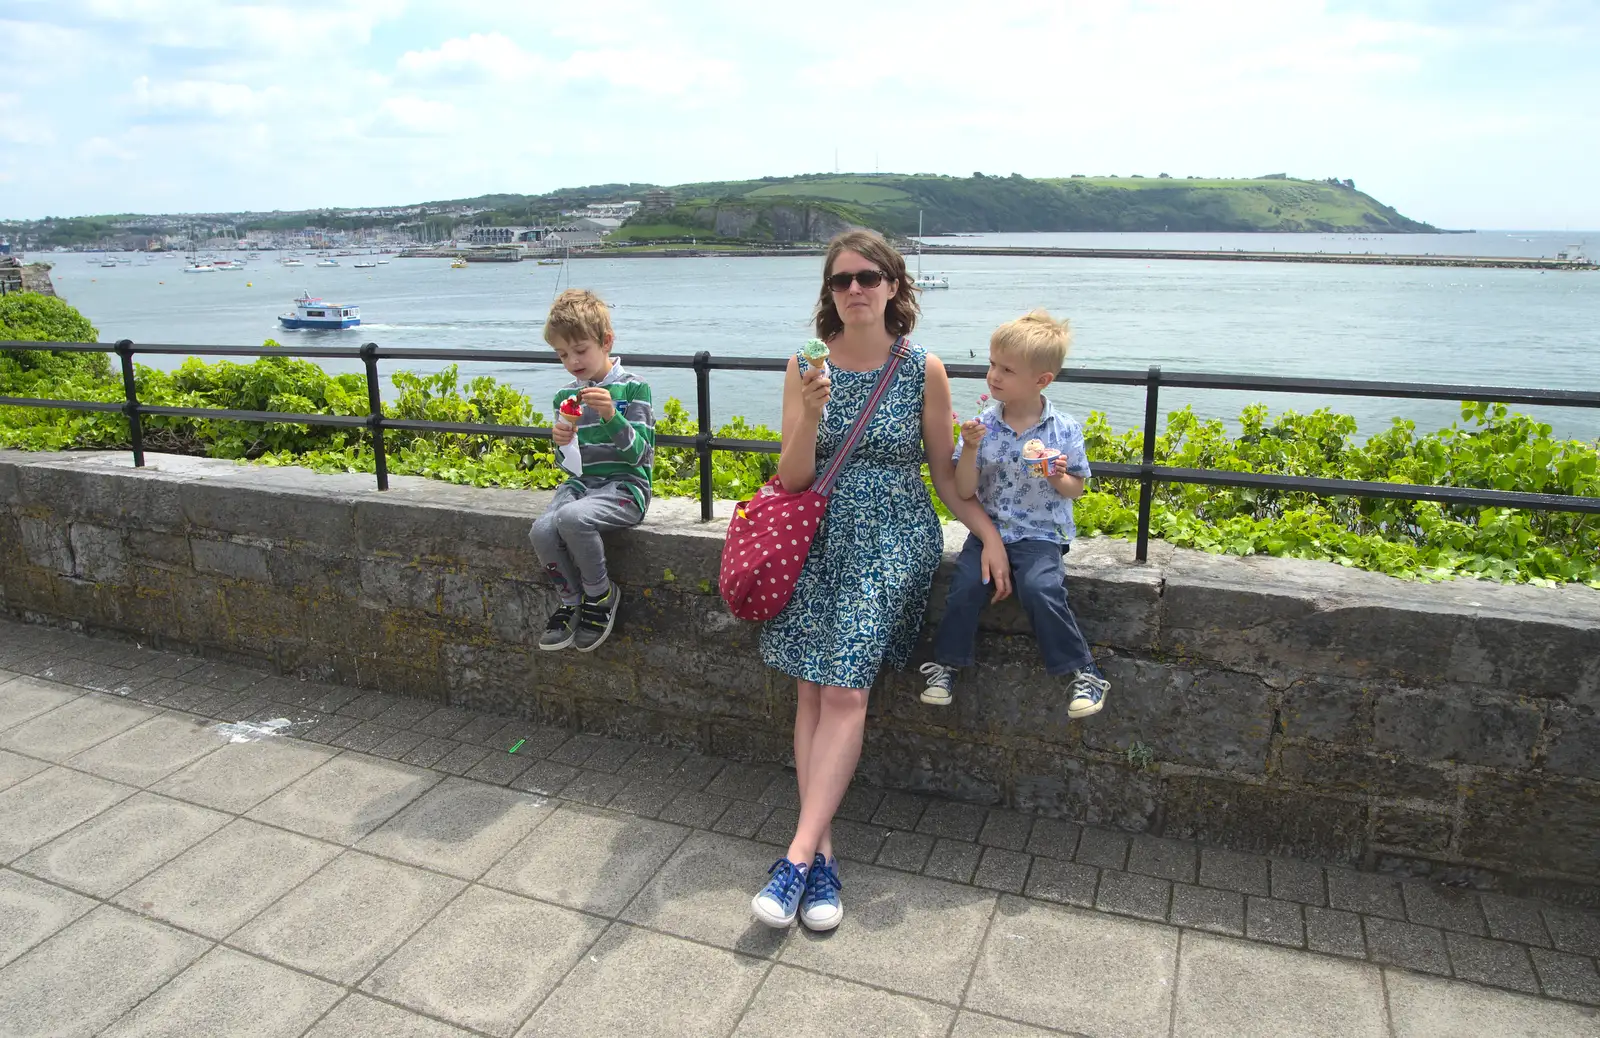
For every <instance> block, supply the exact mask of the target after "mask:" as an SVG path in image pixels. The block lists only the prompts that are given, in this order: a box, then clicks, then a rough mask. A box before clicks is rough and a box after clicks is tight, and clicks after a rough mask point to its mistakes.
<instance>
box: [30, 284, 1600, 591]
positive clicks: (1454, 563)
mask: <svg viewBox="0 0 1600 1038" xmlns="http://www.w3.org/2000/svg"><path fill="white" fill-rule="evenodd" d="M42 298H43V297H34V299H32V300H30V299H29V298H28V296H27V295H26V294H24V295H19V296H10V297H6V298H5V299H3V300H0V336H4V337H7V338H14V339H19V340H23V341H51V338H52V337H53V338H54V341H66V340H92V339H93V338H95V336H96V332H95V330H94V328H93V327H92V326H90V325H89V324H88V322H87V321H83V319H82V318H81V316H78V315H77V312H76V311H75V310H72V309H71V307H68V306H67V305H66V304H65V303H61V302H60V301H59V300H47V301H45V302H43V303H41V302H39V301H38V300H40V299H42ZM16 300H22V302H21V303H20V304H19V303H16V302H14V301H16ZM271 344H272V343H271V341H270V340H269V345H271ZM96 361H98V362H99V363H98V364H97V363H94V362H96ZM392 378H393V383H394V386H395V388H396V389H397V390H398V391H399V395H398V397H397V398H396V399H395V400H394V401H392V402H390V403H388V404H386V405H385V406H384V413H385V415H386V416H387V417H390V418H395V419H411V420H427V421H440V422H459V423H475V424H490V425H523V426H543V425H545V424H547V419H546V417H545V415H544V414H543V413H541V412H540V411H539V410H537V409H536V408H535V407H534V406H533V404H532V402H531V401H530V400H529V399H528V398H527V397H526V396H525V395H524V394H522V393H520V392H518V391H517V390H515V389H512V388H511V387H509V386H506V385H504V384H502V383H499V382H496V381H495V380H494V379H492V378H475V379H472V380H470V381H469V382H467V383H466V384H465V386H463V385H462V384H461V382H460V378H459V375H458V372H457V370H456V368H455V367H453V366H452V367H448V368H446V369H444V370H443V371H440V372H436V373H433V374H428V375H422V374H414V373H411V372H398V373H396V374H395V375H393V376H392ZM136 383H137V388H138V392H139V398H140V401H141V402H142V403H145V404H148V405H168V406H179V407H207V408H228V409H237V410H256V411H279V412H291V413H297V414H335V415H353V416H365V415H366V414H367V397H366V385H365V380H364V379H363V377H362V376H360V375H330V374H328V373H327V372H326V371H324V370H323V369H322V368H320V367H318V366H316V365H315V364H312V363H310V362H308V361H303V360H296V359H294V358H290V357H263V358H260V359H258V360H256V361H254V362H253V363H250V364H234V363H230V362H228V361H219V362H216V363H210V364H208V363H206V362H204V361H201V360H196V359H190V360H188V361H186V362H185V363H184V364H183V365H182V366H181V367H179V368H178V369H177V370H176V371H170V372H168V371H157V370H154V369H151V368H146V367H143V366H139V367H138V368H137V377H136ZM0 393H3V394H5V395H14V396H37V397H48V398H55V399H79V400H106V401H120V400H121V399H122V392H121V383H120V379H119V378H117V377H115V376H114V375H113V374H112V371H111V368H110V366H109V365H108V364H106V363H105V358H104V356H99V355H94V354H72V353H50V352H46V351H37V352H35V351H26V352H20V353H17V352H10V353H7V354H4V355H0ZM1462 423H1463V424H1460V425H1452V426H1451V427H1449V428H1447V429H1441V430H1438V431H1435V432H1431V433H1427V434H1424V435H1418V434H1417V430H1416V425H1415V423H1413V422H1410V421H1405V420H1401V419H1395V420H1394V422H1393V424H1392V425H1391V426H1390V427H1389V428H1388V429H1387V430H1385V431H1384V432H1382V433H1379V434H1377V435H1375V436H1372V437H1370V438H1368V439H1367V440H1366V441H1365V442H1364V443H1362V442H1357V441H1356V439H1355V428H1356V426H1355V420H1354V419H1353V418H1351V417H1350V416H1349V415H1343V414H1338V413H1336V412H1333V411H1329V410H1317V411H1313V412H1312V413H1310V414H1304V415H1303V414H1298V413H1295V412H1292V411H1290V412H1285V413H1283V414H1280V415H1277V416H1276V417H1274V416H1272V415H1271V414H1270V413H1269V412H1268V410H1267V408H1266V407H1265V406H1264V405H1259V404H1258V405H1253V406H1251V407H1247V408H1245V410H1244V412H1243V413H1242V414H1241V415H1240V418H1239V433H1238V434H1237V435H1232V434H1230V433H1229V432H1228V429H1227V427H1226V425H1225V424H1224V423H1223V422H1222V421H1220V420H1217V419H1202V418H1200V417H1197V416H1196V415H1195V414H1194V413H1193V412H1192V411H1191V410H1190V409H1188V408H1185V409H1183V410H1181V411H1174V412H1172V413H1170V414H1169V415H1168V416H1167V424H1166V430H1165V432H1163V433H1162V434H1161V435H1160V436H1159V437H1158V438H1157V440H1156V445H1155V457H1156V461H1157V463H1158V464H1162V465H1169V466H1175V467H1181V468H1200V469H1223V470H1228V471H1234V472H1275V473H1282V474H1285V475H1295V476H1306V477H1326V478H1338V479H1354V480H1365V481H1371V482H1391V483H1414V484H1434V485H1439V486H1456V487H1486V488H1493V489H1498V490H1518V491H1529V492H1534V493H1544V494H1561V495H1574V496H1585V497H1594V496H1600V443H1593V442H1590V443H1585V442H1582V441H1577V440H1555V439H1552V438H1551V429H1550V426H1548V425H1545V424H1543V423H1540V422H1537V421H1535V420H1533V419H1532V418H1529V417H1528V416H1526V415H1521V414H1515V413H1513V412H1511V411H1509V410H1508V409H1507V408H1506V406H1505V405H1503V404H1483V403H1467V404H1463V405H1462ZM656 431H657V433H658V434H659V435H663V436H665V435H680V436H692V435H694V433H695V432H696V426H695V420H694V418H693V417H692V416H691V415H690V414H689V413H688V411H687V409H686V408H685V407H684V406H683V404H682V403H680V402H679V401H677V400H675V399H669V400H667V401H666V402H665V403H664V404H663V405H662V406H661V409H660V413H659V414H658V416H657V422H656ZM716 434H717V435H718V436H720V437H726V438H730V439H746V440H777V439H778V434H777V433H775V432H773V431H772V430H771V429H767V428H765V427H764V426H752V425H750V424H748V423H747V422H746V421H745V420H744V419H743V418H735V419H733V421H731V422H729V423H728V424H726V425H724V426H722V428H720V429H718V430H716ZM1084 438H1085V443H1086V445H1087V447H1088V450H1089V457H1090V458H1091V460H1092V461H1093V462H1130V463H1137V462H1138V461H1139V459H1140V457H1141V454H1142V451H1143V446H1144V444H1143V433H1142V432H1141V431H1128V432H1118V431H1116V430H1115V429H1113V428H1112V427H1111V426H1110V424H1109V423H1108V422H1107V421H1106V418H1105V416H1104V415H1103V414H1101V413H1099V412H1095V413H1092V414H1090V415H1089V418H1088V420H1087V421H1086V423H1085V426H1084ZM145 441H146V445H147V446H148V447H149V449H151V450H160V451H169V452H174V453H183V454H196V455H208V456H211V457H221V458H235V459H240V460H252V461H257V462H261V463H264V464H270V465H301V466H305V467H308V468H312V469H315V470H317V471H321V472H371V471H373V467H374V463H373V454H372V446H371V442H370V436H369V433H368V431H367V430H366V429H365V428H334V427H329V426H315V425H295V424H284V425H260V424H256V423H248V422H235V421H215V420H211V419H202V418H180V417H166V416H149V417H147V419H146V421H145ZM384 445H385V450H386V453H387V457H388V464H389V471H391V472H393V473H395V474H397V475H416V476H427V477H430V478H433V479H440V480H445V481H447V482H451V483H461V484H470V485H473V486H498V487H521V488H527V489H543V488H549V487H554V486H557V485H559V484H560V483H561V481H562V480H563V479H565V478H566V477H565V474H564V473H562V472H561V471H560V469H558V468H557V467H556V466H555V464H554V459H553V456H552V449H551V445H550V442H549V441H548V440H532V439H529V440H524V439H509V438H505V437H498V436H483V435H465V434H459V433H444V432H426V433H419V432H411V431H401V430H392V429H391V430H388V431H386V432H385V435H384ZM0 446H6V447H21V448H25V449H29V450H64V449H74V448H100V449H106V448H126V447H127V446H128V431H127V424H126V422H125V421H124V419H123V417H122V416H121V415H119V414H96V413H85V412H76V411H56V410H40V409H30V408H16V407H6V408H0ZM776 471H777V456H776V455H773V454H738V453H732V452H727V451H715V452H713V454H712V485H713V489H714V491H715V493H716V496H717V497H718V498H721V499H725V500H738V499H742V498H745V497H748V496H749V495H750V494H751V493H753V492H754V491H755V490H756V488H758V487H760V486H761V485H762V484H763V483H765V482H766V481H767V480H768V479H769V478H771V476H772V475H773V473H774V472H776ZM924 478H925V479H926V478H927V473H926V470H924ZM654 480H655V487H656V492H657V493H658V494H660V495H662V496H667V497H693V496H696V495H698V493H699V489H700V480H699V469H698V465H697V461H696V455H695V451H694V450H693V448H688V447H669V446H659V447H658V448H657V450H656V461H655V471H654ZM1091 486H1092V488H1093V489H1092V490H1091V491H1090V492H1089V493H1087V494H1085V495H1084V496H1083V497H1082V498H1081V499H1080V500H1079V501H1078V503H1077V508H1076V514H1077V523H1078V529H1079V532H1080V533H1081V534H1084V535H1089V534H1105V535H1109V536H1114V537H1124V538H1132V537H1133V536H1134V535H1135V531H1136V529H1137V523H1138V499H1139V498H1138V495H1139V487H1138V483H1137V482H1136V481H1134V480H1118V479H1097V480H1095V481H1094V482H1093V483H1092V484H1091ZM936 503H937V502H936ZM939 512H940V514H941V515H942V516H944V517H945V518H949V513H948V511H947V510H945V509H944V508H943V507H942V506H939ZM1151 532H1152V534H1153V535H1154V536H1156V537H1159V538H1162V539H1164V540H1166V541H1168V542H1170V543H1172V544H1176V545H1180V546H1183V547H1189V548H1198V549H1200V550H1203V551H1209V552H1216V553H1225V554H1230V555H1254V554H1262V555H1278V556H1288V557H1292V558H1302V559H1319V560H1326V561H1330V562H1337V563H1340V564H1341V565H1346V566H1353V567H1357V568H1360V569H1368V570H1376V571H1379V572H1382V573H1388V574H1391V575H1393V576H1396V577H1402V578H1406V579H1414V580H1416V579H1420V580H1439V579H1448V578H1452V577H1457V576H1474V577H1484V578H1488V579H1492V580H1499V581H1525V582H1529V583H1536V584H1555V583H1565V582H1581V583H1585V584H1588V585H1590V586H1592V587H1600V517H1597V516H1593V515H1579V514H1576V513H1562V512H1524V511H1517V510H1513V509H1506V508H1475V507H1464V506H1455V505H1443V504H1438V503H1434V502H1426V501H1391V500H1379V499H1365V498H1351V497H1318V496H1314V495H1311V494H1304V493H1288V492H1283V491H1274V490H1259V489H1253V488H1238V487H1209V486H1198V485H1186V484H1166V485H1162V484H1158V485H1157V488H1156V491H1155V497H1154V501H1153V503H1152V510H1151Z"/></svg>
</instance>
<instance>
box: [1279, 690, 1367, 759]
mask: <svg viewBox="0 0 1600 1038" xmlns="http://www.w3.org/2000/svg"><path fill="white" fill-rule="evenodd" d="M1380 694H1382V693H1381V690H1380V689H1379V688H1378V687H1376V686H1373V685H1370V684H1363V683H1360V682H1351V681H1338V680H1326V679H1322V678H1314V677H1313V678H1306V679H1304V680H1301V681H1296V682H1295V683H1294V684H1293V685H1290V686H1289V687H1288V688H1287V689H1285V690H1284V693H1283V707H1282V709H1281V711H1280V714H1279V717H1280V726H1281V730H1282V732H1283V734H1284V735H1286V736H1288V737H1289V738H1291V739H1310V740H1315V741H1317V742H1332V743H1342V744H1346V745H1356V744H1359V743H1362V742H1364V741H1365V740H1366V739H1367V738H1368V737H1369V736H1370V735H1371V732H1372V704H1373V702H1374V701H1375V700H1376V699H1377V697H1378V696H1379V695H1380Z"/></svg>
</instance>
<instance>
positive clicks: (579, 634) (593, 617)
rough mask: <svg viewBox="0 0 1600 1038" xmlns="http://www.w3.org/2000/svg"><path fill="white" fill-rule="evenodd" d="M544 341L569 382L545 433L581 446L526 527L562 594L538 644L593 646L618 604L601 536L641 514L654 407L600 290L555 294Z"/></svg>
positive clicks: (607, 630) (559, 442) (561, 443)
mask: <svg viewBox="0 0 1600 1038" xmlns="http://www.w3.org/2000/svg"><path fill="white" fill-rule="evenodd" d="M544 338H545V341H546V342H548V343H549V344H550V345H551V346H552V347H554V348H555V351H556V355H557V356H558V357H560V358H561V364H562V366H563V367H565V368H566V369H567V373H568V374H570V375H571V376H572V379H573V380H572V382H571V383H569V384H568V385H566V386H563V387H562V388H561V389H560V390H558V391H557V392H556V395H555V401H554V403H555V407H556V412H557V416H556V423H555V427H554V430H553V432H552V434H551V439H552V440H554V441H555V444H556V447H557V448H562V447H565V446H566V445H567V444H570V443H573V442H576V443H577V445H578V455H579V459H580V461H581V465H579V466H577V467H578V468H581V469H582V472H581V473H577V472H574V471H573V470H572V468H569V467H568V466H567V465H566V464H564V463H563V464H562V467H563V468H564V469H566V470H567V472H568V474H569V475H570V477H571V478H569V479H568V480H567V481H566V482H565V483H563V484H561V486H560V488H559V489H557V490H556V493H555V497H554V498H553V499H552V500H551V501H550V507H549V508H547V509H545V512H544V514H543V515H541V516H540V517H539V518H538V519H536V520H534V523H533V528H532V529H531V530H529V531H528V539H529V540H531V541H533V550H534V551H535V552H537V553H538V555H539V561H540V563H542V564H543V565H544V568H545V572H547V573H549V574H550V577H551V579H553V580H554V581H555V585H556V591H557V593H558V594H559V595H560V596H561V604H560V606H559V607H558V608H557V609H556V611H555V612H554V613H552V614H550V620H549V622H548V623H546V624H545V629H544V635H543V636H542V637H541V638H540V639H539V648H541V649H546V650H550V651H554V650H557V649H565V648H567V647H568V646H572V647H574V648H576V649H577V650H578V651H579V652H592V651H594V650H595V649H597V648H599V647H600V644H601V643H602V642H604V641H605V640H606V638H608V637H609V636H610V635H611V628H612V626H613V625H614V624H615V623H616V619H617V606H618V605H619V604H620V603H621V601H622V589H621V588H619V587H617V585H616V584H615V583H614V582H613V581H612V580H611V577H610V575H609V574H608V573H607V572H606V551H605V545H604V544H602V543H601V541H600V534H601V532H602V531H605V530H621V529H626V528H627V527H630V526H637V525H639V524H640V523H641V522H643V521H644V512H645V509H646V508H648V507H650V470H651V466H652V465H653V464H654V462H655V442H656V434H655V414H654V412H653V411H652V410H651V407H650V385H649V383H647V382H645V380H644V379H642V378H640V377H639V376H638V375H635V374H633V373H632V372H630V371H625V370H623V367H622V362H621V361H620V360H619V359H617V358H614V357H612V356H611V346H612V343H613V342H614V341H615V336H614V335H613V334H612V331H611V313H610V311H609V309H608V308H607V306H606V304H605V303H603V302H601V300H600V297H599V296H597V295H595V294H594V293H593V292H590V291H588V290H586V289H578V288H572V289H568V290H567V291H565V292H563V293H561V295H560V296H558V297H557V298H556V301H555V303H554V304H552V305H551V307H550V316H549V318H547V319H546V320H545V324H544ZM569 400H571V401H574V402H575V403H576V404H577V405H580V407H581V410H580V413H579V414H578V415H577V417H575V418H565V417H564V416H563V415H562V414H561V405H562V404H563V403H565V402H567V401H569ZM571 408H572V405H571V404H569V405H568V409H569V410H571ZM560 453H561V452H560V451H559V449H558V451H557V456H558V458H559V456H560Z"/></svg>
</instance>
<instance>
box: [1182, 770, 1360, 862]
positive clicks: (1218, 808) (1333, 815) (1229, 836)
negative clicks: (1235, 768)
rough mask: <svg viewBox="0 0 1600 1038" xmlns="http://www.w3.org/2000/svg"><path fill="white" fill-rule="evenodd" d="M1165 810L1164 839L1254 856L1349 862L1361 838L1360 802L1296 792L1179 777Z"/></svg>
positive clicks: (1357, 854) (1201, 778)
mask: <svg viewBox="0 0 1600 1038" xmlns="http://www.w3.org/2000/svg"><path fill="white" fill-rule="evenodd" d="M1166 809H1167V816H1166V828H1165V830H1164V835H1166V836H1170V837H1175V838H1177V839H1181V840H1196V841H1198V842H1200V843H1203V844H1211V845H1212V846H1222V847H1229V848H1231V849H1233V850H1241V851H1250V852H1253V853H1257V854H1271V855H1278V856H1282V857H1290V858H1305V859H1310V860H1313V861H1324V862H1350V861H1355V860H1357V859H1358V858H1359V857H1360V855H1361V849H1362V846H1363V844H1364V843H1365V838H1366V808H1365V807H1363V806H1362V805H1361V804H1359V803H1353V802H1351V801H1348V800H1341V799H1336V798H1333V797H1324V796H1317V795H1315V794H1313V793H1309V792H1303V791H1300V790H1292V789H1278V788H1274V787H1271V786H1262V785H1252V784H1246V783H1241V782H1228V781H1226V780H1222V779H1213V778H1204V777H1200V776H1181V777H1175V778H1172V779H1169V780H1168V781H1167V784H1166Z"/></svg>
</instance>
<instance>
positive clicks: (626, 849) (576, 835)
mask: <svg viewBox="0 0 1600 1038" xmlns="http://www.w3.org/2000/svg"><path fill="white" fill-rule="evenodd" d="M684 834H685V830H683V829H682V828H680V827H678V826H675V825H668V824H666V823H665V822H652V821H649V820H647V819H643V818H635V817H632V816H630V815H623V814H617V813H615V812H611V811H603V810H597V809H595V808H588V807H573V806H571V805H564V806H562V807H561V808H560V810H558V811H556V812H555V813H554V814H552V815H550V816H549V817H548V818H546V819H545V820H544V822H543V823H542V824H540V825H539V827H538V828H536V829H534V830H532V832H531V833H530V834H529V835H528V836H526V837H525V838H524V839H523V840H522V841H521V842H520V843H518V844H517V845H516V846H515V847H513V848H512V849H511V850H510V851H509V852H507V853H506V854H505V855H504V856H502V857H501V858H500V861H499V863H498V864H496V865H495V866H494V867H493V868H491V869H490V870H489V872H488V874H487V875H485V876H484V877H483V883H484V884H486V885H488V886H491V887H498V888H500V889H502V890H508V891H511V892H512V893H516V894H521V895H524V896H526V897H535V898H538V899H540V900H541V901H551V902H554V903H556V904H558V905H565V906H566V907H568V908H575V909H577V910H579V911H583V912H594V913H598V914H600V915H605V916H612V917H614V916H615V915H616V914H617V913H618V912H620V911H621V910H622V907H623V906H624V905H626V904H628V903H629V901H631V900H633V898H634V895H636V894H638V893H639V890H640V888H642V887H643V886H644V885H645V883H646V882H648V881H650V880H651V879H652V878H653V877H658V876H660V875H667V876H674V877H679V878H681V877H683V876H685V875H691V874H693V873H683V872H674V871H672V870H671V869H670V868H664V865H665V863H666V861H667V859H668V858H670V857H671V856H672V854H673V851H674V850H676V849H677V848H678V845H679V844H680V843H681V842H682V841H683V837H684ZM697 860H700V859H697ZM762 867H763V868H765V866H762ZM678 886H679V884H678V883H677V882H676V881H673V883H672V885H671V887H670V889H671V890H672V891H673V892H674V893H677V891H678ZM746 914H748V912H747V913H746Z"/></svg>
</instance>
